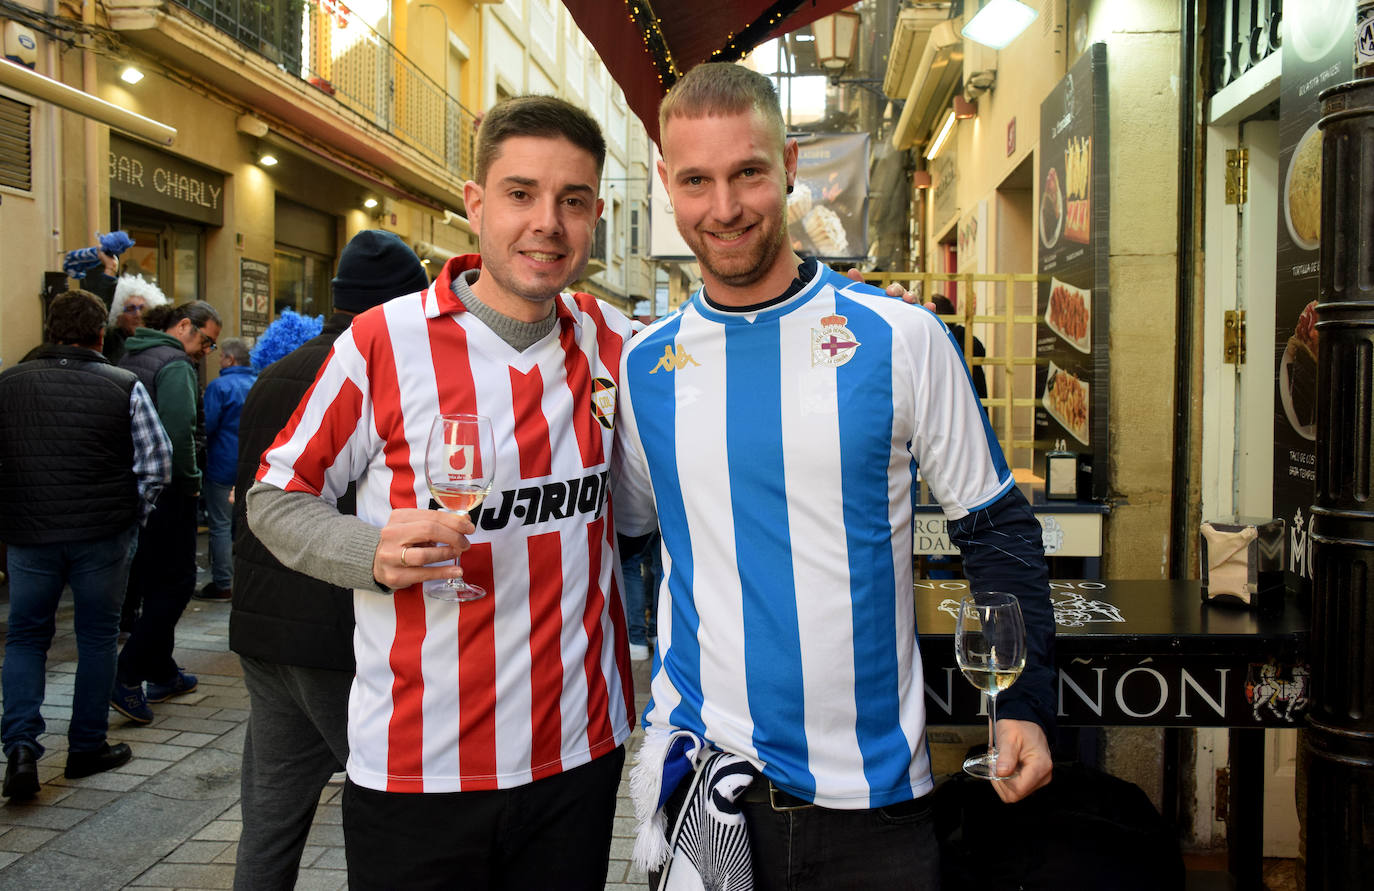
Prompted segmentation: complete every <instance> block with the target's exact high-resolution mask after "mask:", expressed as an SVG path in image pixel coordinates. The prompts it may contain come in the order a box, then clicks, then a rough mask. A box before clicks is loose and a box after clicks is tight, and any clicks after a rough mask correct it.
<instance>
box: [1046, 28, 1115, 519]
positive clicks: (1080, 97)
mask: <svg viewBox="0 0 1374 891" xmlns="http://www.w3.org/2000/svg"><path fill="white" fill-rule="evenodd" d="M1039 157H1040V175H1039V195H1038V202H1037V205H1036V206H1037V208H1038V211H1039V212H1038V214H1037V219H1036V226H1037V229H1038V238H1039V242H1040V255H1039V256H1040V259H1039V263H1038V266H1037V268H1038V269H1039V271H1040V273H1041V274H1042V275H1043V276H1044V277H1045V279H1046V280H1045V281H1042V282H1041V283H1040V285H1039V297H1038V299H1039V304H1038V305H1039V308H1040V310H1039V316H1040V322H1039V325H1038V330H1037V334H1036V355H1037V356H1038V357H1040V358H1042V359H1043V360H1045V361H1043V362H1042V363H1041V364H1040V366H1039V367H1038V368H1037V369H1036V376H1035V392H1036V399H1037V406H1036V409H1035V439H1036V444H1037V445H1036V450H1035V464H1036V472H1037V473H1039V474H1040V475H1041V476H1044V474H1045V452H1046V451H1049V450H1053V449H1055V448H1062V449H1065V450H1068V451H1072V452H1077V453H1079V454H1086V455H1089V456H1090V457H1091V459H1092V466H1093V467H1094V468H1095V469H1098V472H1097V473H1094V474H1093V482H1092V486H1091V491H1087V492H1080V493H1079V494H1080V496H1084V497H1091V498H1104V497H1106V494H1107V474H1106V473H1105V472H1104V471H1105V468H1106V458H1107V389H1108V388H1107V373H1108V362H1107V208H1108V180H1107V175H1106V172H1107V46H1106V44H1102V43H1098V44H1094V45H1093V46H1091V47H1089V48H1088V50H1087V51H1086V52H1085V53H1083V55H1082V57H1080V58H1079V60H1078V61H1077V62H1076V63H1075V64H1074V66H1073V68H1072V69H1070V71H1069V73H1068V74H1067V75H1065V76H1064V79H1063V80H1062V81H1060V82H1059V85H1058V86H1056V87H1055V88H1054V90H1053V91H1052V92H1051V93H1050V95H1049V96H1048V97H1046V99H1045V101H1044V102H1043V103H1042V104H1041V106H1040V156H1039Z"/></svg>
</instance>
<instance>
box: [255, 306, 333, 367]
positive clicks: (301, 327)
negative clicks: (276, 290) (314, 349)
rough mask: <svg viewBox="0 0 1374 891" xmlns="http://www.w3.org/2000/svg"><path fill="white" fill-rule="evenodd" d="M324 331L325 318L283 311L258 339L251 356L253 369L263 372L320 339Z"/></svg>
mask: <svg viewBox="0 0 1374 891" xmlns="http://www.w3.org/2000/svg"><path fill="white" fill-rule="evenodd" d="M323 330H324V316H303V315H301V314H299V313H297V312H296V311H295V310H292V309H284V310H282V313H281V316H280V317H278V318H277V320H276V321H275V322H273V323H272V324H270V325H268V326H267V330H266V331H264V332H262V334H261V336H259V337H258V342H257V344H256V345H255V346H254V347H253V350H252V352H251V353H250V354H249V355H250V357H251V358H252V360H253V369H254V370H255V371H262V370H263V369H264V368H266V367H267V366H269V365H271V364H272V363H273V362H275V361H277V360H278V359H280V358H281V357H283V356H285V355H287V354H289V353H290V352H291V351H292V350H294V349H295V348H296V347H298V346H300V345H301V344H303V343H305V342H306V341H307V340H310V339H312V338H315V337H318V336H319V334H320V332H321V331H323Z"/></svg>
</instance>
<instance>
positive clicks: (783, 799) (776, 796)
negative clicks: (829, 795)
mask: <svg viewBox="0 0 1374 891" xmlns="http://www.w3.org/2000/svg"><path fill="white" fill-rule="evenodd" d="M740 800H741V801H744V802H745V803H747V804H766V805H768V806H770V807H771V808H773V810H775V811H779V812H783V811H800V810H804V809H806V808H809V807H815V806H816V805H814V804H812V803H811V802H809V801H807V800H805V799H803V798H798V797H797V796H795V795H793V794H792V793H791V792H788V791H787V790H785V789H779V788H778V787H777V786H776V785H775V784H774V783H773V781H772V780H770V779H768V778H767V777H759V778H758V779H757V780H755V781H754V782H752V783H750V784H749V788H747V789H745V790H744V797H743V798H741V799H740Z"/></svg>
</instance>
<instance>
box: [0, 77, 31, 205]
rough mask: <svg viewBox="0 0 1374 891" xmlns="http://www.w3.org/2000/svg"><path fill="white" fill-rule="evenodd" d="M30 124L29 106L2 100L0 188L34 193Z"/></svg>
mask: <svg viewBox="0 0 1374 891" xmlns="http://www.w3.org/2000/svg"><path fill="white" fill-rule="evenodd" d="M31 120H32V112H31V111H30V106H28V105H27V104H25V103H23V102H18V101H16V100H14V99H10V98H9V97H7V96H0V186H8V187H9V188H11V189H19V190H21V191H24V192H29V191H32V190H33V142H32V135H33V134H32V126H31Z"/></svg>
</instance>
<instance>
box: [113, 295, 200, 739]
mask: <svg viewBox="0 0 1374 891" xmlns="http://www.w3.org/2000/svg"><path fill="white" fill-rule="evenodd" d="M144 321H145V322H146V324H145V325H144V327H142V328H139V329H138V330H136V331H135V332H134V333H133V334H132V335H131V336H130V337H129V339H128V340H127V341H125V347H126V348H127V350H128V355H126V356H125V357H124V361H123V362H122V363H121V367H123V368H127V369H128V370H130V371H132V372H134V373H135V374H136V375H138V379H139V380H140V381H142V383H143V386H144V388H146V389H147V390H148V393H149V395H151V396H152V398H153V403H154V404H155V405H156V406H157V413H158V417H159V418H160V419H161V420H162V427H163V429H164V430H166V431H167V437H168V438H169V439H170V440H171V441H172V482H171V484H170V485H169V486H167V487H166V488H165V489H163V490H162V493H161V494H160V495H159V496H158V500H157V507H156V508H155V509H154V510H153V512H152V514H151V515H150V516H149V517H148V523H147V525H146V526H145V527H144V528H143V530H142V532H141V533H140V534H139V537H138V549H137V551H136V552H135V553H134V561H133V566H132V567H131V568H130V570H129V587H128V591H127V593H126V595H125V597H126V600H127V599H128V598H131V597H132V598H136V602H137V603H139V604H141V611H140V613H139V615H138V619H137V621H136V622H135V624H134V626H133V631H132V633H131V634H130V636H129V639H128V641H127V642H126V643H125V644H124V649H123V650H121V651H120V654H119V666H118V670H117V672H116V676H115V685H114V693H113V695H112V696H111V698H110V705H111V706H113V707H114V709H115V711H117V712H119V713H120V714H122V715H124V716H125V717H126V718H128V719H129V720H131V721H133V722H134V723H136V724H150V723H152V720H153V710H152V708H150V707H149V705H148V703H150V702H164V701H166V700H167V699H170V698H172V697H173V696H180V695H182V694H184V693H189V692H191V691H192V690H194V689H195V688H196V677H195V675H192V674H187V673H186V672H184V671H182V670H181V667H180V666H178V665H177V663H176V660H175V659H173V658H172V651H173V649H174V648H175V646H176V624H177V620H179V619H180V618H181V613H182V611H183V610H185V609H186V604H187V603H189V602H190V600H191V595H192V593H193V592H194V591H195V587H196V501H197V500H198V499H199V497H200V487H201V474H200V468H199V467H197V466H196V448H195V440H196V396H197V390H198V386H197V379H196V365H195V360H197V359H199V358H201V357H203V356H207V355H209V354H210V352H211V351H212V350H214V349H215V347H216V343H215V338H217V337H219V332H220V319H219V313H217V312H216V311H215V308H214V307H212V306H211V305H210V304H208V303H205V302H203V301H199V300H197V301H192V302H190V303H183V304H181V305H180V306H177V307H175V308H173V309H168V308H167V307H162V308H160V309H155V310H152V311H150V312H149V314H148V316H147V317H146V318H145V319H144ZM145 682H147V690H146V691H145V689H144V683H145Z"/></svg>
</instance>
